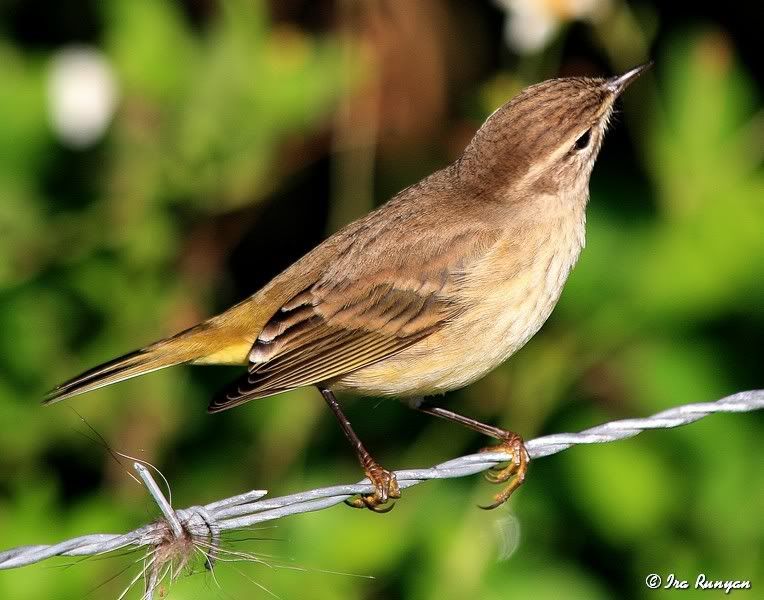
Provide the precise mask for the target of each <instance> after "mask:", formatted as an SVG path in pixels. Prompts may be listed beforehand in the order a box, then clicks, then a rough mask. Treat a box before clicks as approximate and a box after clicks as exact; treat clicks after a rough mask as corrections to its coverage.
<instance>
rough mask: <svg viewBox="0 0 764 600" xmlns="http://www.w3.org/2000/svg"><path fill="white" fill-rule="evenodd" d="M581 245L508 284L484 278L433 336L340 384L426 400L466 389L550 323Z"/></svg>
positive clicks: (542, 259)
mask: <svg viewBox="0 0 764 600" xmlns="http://www.w3.org/2000/svg"><path fill="white" fill-rule="evenodd" d="M579 250H580V245H579V246H577V247H571V249H570V252H562V253H561V254H560V253H559V252H556V251H555V252H549V253H546V254H545V253H540V255H539V256H537V257H536V260H534V262H533V264H532V265H530V266H529V268H526V269H522V270H520V271H519V272H518V273H516V274H514V276H513V277H510V278H508V279H506V280H499V281H495V280H494V281H491V280H483V281H482V282H481V285H479V286H475V287H474V288H473V289H472V290H471V291H470V295H471V297H468V298H466V299H465V302H466V303H467V306H469V308H468V309H466V310H464V311H463V312H462V313H461V314H460V316H459V317H457V318H456V319H454V320H453V321H451V322H449V323H448V324H446V325H445V326H444V327H443V328H442V329H440V330H439V331H437V332H436V333H433V334H432V335H430V336H429V337H427V338H425V339H423V340H422V341H420V342H417V343H416V344H414V345H412V346H411V347H409V348H407V349H405V350H403V351H401V352H399V353H398V354H395V355H394V356H392V357H390V358H387V359H384V360H382V361H379V362H377V363H374V364H372V365H369V366H367V367H364V368H363V369H359V370H358V371H355V372H353V373H350V374H348V375H346V376H344V377H343V378H341V379H340V380H338V381H337V382H336V383H335V387H336V388H338V389H350V390H354V391H356V392H359V393H361V394H365V395H376V396H380V395H382V396H385V395H387V396H425V395H430V394H438V393H444V392H447V391H449V390H453V389H457V388H460V387H463V386H465V385H467V384H469V383H471V382H473V381H475V380H477V379H479V378H480V377H482V376H483V375H485V374H486V373H488V372H489V371H491V370H493V369H494V368H496V367H497V366H498V365H500V364H501V363H502V362H504V361H505V360H506V359H507V358H509V356H511V355H512V354H514V353H515V352H516V351H517V350H519V349H520V348H521V347H522V346H523V345H524V344H525V343H526V342H527V341H528V340H529V339H530V338H531V337H532V336H533V335H534V334H535V333H536V332H537V331H538V330H539V328H540V327H541V326H542V325H543V324H544V322H545V321H546V319H547V318H548V317H549V315H550V313H551V312H552V309H553V308H554V306H555V305H556V303H557V300H558V299H559V297H560V293H561V291H562V286H563V284H564V283H565V280H566V278H567V275H568V273H569V271H570V269H571V268H572V265H573V263H574V262H575V260H576V258H577V257H578V251H579Z"/></svg>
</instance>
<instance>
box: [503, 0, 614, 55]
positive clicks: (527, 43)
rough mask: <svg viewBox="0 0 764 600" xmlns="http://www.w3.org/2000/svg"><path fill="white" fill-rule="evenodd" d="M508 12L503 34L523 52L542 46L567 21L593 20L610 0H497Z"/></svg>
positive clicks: (514, 47) (517, 49)
mask: <svg viewBox="0 0 764 600" xmlns="http://www.w3.org/2000/svg"><path fill="white" fill-rule="evenodd" d="M495 1H496V3H497V4H498V5H499V6H500V7H501V8H502V9H504V11H506V13H507V20H506V22H505V24H504V37H505V39H506V42H507V44H508V45H509V46H510V48H512V49H513V50H515V51H516V52H519V53H521V54H529V53H532V52H537V51H539V50H541V49H542V48H543V47H544V46H546V44H547V43H548V42H549V40H550V39H551V38H552V36H554V34H555V33H557V31H558V29H559V28H560V25H562V23H564V22H566V21H577V20H594V19H596V18H597V17H599V16H600V15H602V14H603V13H604V12H605V11H606V10H607V8H608V6H609V4H610V2H609V0H495Z"/></svg>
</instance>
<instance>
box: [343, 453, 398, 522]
mask: <svg viewBox="0 0 764 600" xmlns="http://www.w3.org/2000/svg"><path fill="white" fill-rule="evenodd" d="M366 476H367V477H368V478H369V481H371V483H372V485H373V486H374V492H373V493H371V494H365V495H361V496H356V497H353V498H348V499H347V500H345V504H347V505H348V506H352V507H353V508H368V509H369V510H372V511H374V512H375V513H381V514H382V513H387V512H390V511H391V510H392V509H393V507H394V506H395V504H391V505H390V506H388V507H385V508H380V506H381V505H383V504H387V501H388V500H389V499H395V498H400V497H401V490H400V488H399V487H398V480H397V479H396V478H395V473H393V472H392V471H388V470H387V469H383V468H382V467H380V466H379V465H378V464H376V463H373V464H371V465H369V466H368V467H367V468H366Z"/></svg>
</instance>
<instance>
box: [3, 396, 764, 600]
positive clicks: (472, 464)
mask: <svg viewBox="0 0 764 600" xmlns="http://www.w3.org/2000/svg"><path fill="white" fill-rule="evenodd" d="M763 408H764V390H752V391H747V392H738V393H737V394H733V395H731V396H727V397H726V398H722V399H721V400H717V401H716V402H704V403H697V404H685V405H683V406H677V407H675V408H670V409H668V410H664V411H662V412H659V413H657V414H655V415H652V416H651V417H645V418H642V419H623V420H620V421H611V422H609V423H605V424H603V425H598V426H596V427H592V428H590V429H585V430H584V431H581V432H579V433H557V434H553V435H547V436H543V437H539V438H536V439H534V440H530V441H528V442H526V444H525V447H526V449H527V451H528V455H529V456H530V458H531V459H536V458H541V457H543V456H549V455H551V454H556V453H558V452H562V451H563V450H566V449H568V448H570V447H571V446H573V445H575V444H601V443H605V442H613V441H616V440H621V439H626V438H630V437H634V436H635V435H637V434H639V433H641V432H642V431H646V430H649V429H670V428H673V427H678V426H680V425H687V424H689V423H693V422H695V421H698V420H700V419H702V418H704V417H706V416H708V415H710V414H714V413H740V412H750V411H754V410H761V409H763ZM509 458H510V457H509V456H508V455H507V454H505V453H502V452H482V453H479V454H471V455H468V456H462V457H459V458H455V459H453V460H449V461H446V462H444V463H441V464H439V465H435V466H434V467H430V468H426V469H407V470H402V471H396V472H395V474H396V476H397V478H398V485H399V486H400V488H408V487H412V486H414V485H417V484H419V483H422V482H423V481H427V480H430V479H450V478H454V477H466V476H468V475H474V474H476V473H480V472H482V471H486V470H488V469H490V468H491V467H494V466H496V465H498V464H501V463H502V462H505V461H506V460H508V459H509ZM134 468H135V470H136V471H137V472H138V475H139V476H140V478H141V479H142V481H143V482H144V484H145V485H146V488H147V490H148V492H149V494H151V496H152V497H153V499H154V500H155V501H156V503H157V505H158V506H159V508H160V511H161V512H162V514H163V515H164V518H162V519H160V520H158V521H156V522H154V523H151V524H149V525H144V526H143V527H140V528H138V529H135V530H133V531H130V532H128V533H124V534H107V533H98V534H92V535H83V536H81V537H77V538H73V539H70V540H66V541H63V542H59V543H58V544H53V545H36V546H20V547H18V548H12V549H10V550H6V551H4V552H0V569H13V568H16V567H21V566H25V565H31V564H34V563H37V562H40V561H43V560H46V559H48V558H52V557H54V556H87V555H94V554H104V553H107V552H112V551H114V550H119V549H124V548H128V547H132V548H140V547H149V548H152V549H154V551H155V552H157V551H158V550H160V549H161V547H162V544H163V543H167V537H168V531H169V532H171V534H172V536H171V539H181V538H183V537H189V538H190V539H206V540H208V544H206V547H208V548H209V550H208V551H207V552H206V555H207V558H206V567H207V568H208V569H212V567H213V564H214V560H215V555H216V550H217V548H218V546H219V543H220V533H221V532H223V531H228V530H232V529H241V528H244V527H250V526H252V525H254V524H256V523H262V522H263V521H272V520H274V519H280V518H282V517H286V516H289V515H296V514H300V513H307V512H312V511H316V510H322V509H325V508H329V507H331V506H335V505H337V504H340V503H341V502H343V501H344V500H345V499H347V498H349V497H351V496H354V495H356V494H368V493H371V491H372V486H371V485H370V483H369V480H368V479H364V480H362V481H360V482H358V483H355V484H348V485H335V486H331V487H325V488H320V489H315V490H308V491H305V492H300V493H297V494H290V495H288V496H281V497H279V498H266V499H264V496H266V495H267V491H265V490H251V491H249V492H245V493H243V494H239V495H236V496H233V497H231V498H225V499H223V500H217V501H215V502H211V503H210V504H207V505H206V506H192V507H190V508H185V509H181V510H173V508H172V506H171V505H170V502H169V501H168V500H167V498H165V496H164V495H163V494H162V492H161V490H160V489H159V486H158V485H157V483H156V481H155V480H154V478H153V477H152V476H151V473H150V472H149V470H148V469H147V468H146V467H144V466H143V465H142V464H140V463H135V464H134ZM155 556H156V555H155ZM159 580H161V577H160V578H157V577H154V576H152V577H151V578H150V580H149V581H147V591H146V595H145V596H144V598H151V597H152V596H153V592H154V588H155V587H156V586H157V585H158V583H159Z"/></svg>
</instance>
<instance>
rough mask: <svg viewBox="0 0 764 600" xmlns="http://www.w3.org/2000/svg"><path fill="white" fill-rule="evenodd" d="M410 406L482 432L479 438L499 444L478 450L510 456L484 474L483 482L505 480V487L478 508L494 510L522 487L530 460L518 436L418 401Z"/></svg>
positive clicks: (502, 481) (500, 481)
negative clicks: (500, 451)
mask: <svg viewBox="0 0 764 600" xmlns="http://www.w3.org/2000/svg"><path fill="white" fill-rule="evenodd" d="M411 406H412V408H415V409H416V410H418V411H421V412H423V413H427V414H428V415H434V416H436V417H440V418H441V419H446V420H448V421H453V422H454V423H459V424H460V425H464V426H465V427H469V428H470V429H473V430H474V431H477V432H479V433H482V434H483V435H488V436H490V437H492V438H496V439H497V440H499V444H497V445H496V446H488V447H487V448H482V449H481V450H480V451H481V452H496V451H498V450H503V451H505V452H506V453H507V454H509V455H510V456H511V457H512V458H511V459H510V461H509V464H508V465H507V466H506V467H501V468H496V467H495V468H493V469H491V470H490V471H489V472H488V473H486V479H488V481H490V482H491V483H505V482H507V481H509V484H508V485H507V486H506V487H505V488H504V489H503V490H502V491H501V492H499V493H498V494H496V496H495V497H494V501H493V502H492V503H491V504H489V505H488V506H481V507H480V508H485V509H486V510H490V509H492V508H496V507H497V506H501V505H502V504H504V503H505V502H506V501H507V500H508V499H509V497H510V496H511V495H512V492H514V491H515V490H516V489H517V488H519V487H520V486H521V485H522V484H523V482H524V481H525V474H526V473H527V471H528V463H529V462H530V457H529V456H528V452H527V451H526V450H525V444H524V443H523V438H521V437H520V436H519V435H517V434H516V433H514V432H512V431H507V430H505V429H501V428H499V427H494V426H493V425H486V424H485V423H481V422H480V421H477V420H475V419H471V418H470V417H465V416H464V415H460V414H458V413H455V412H453V411H450V410H447V409H445V408H440V407H438V406H433V405H431V404H428V403H427V402H425V401H422V400H419V401H417V402H414V403H412V404H411Z"/></svg>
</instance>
